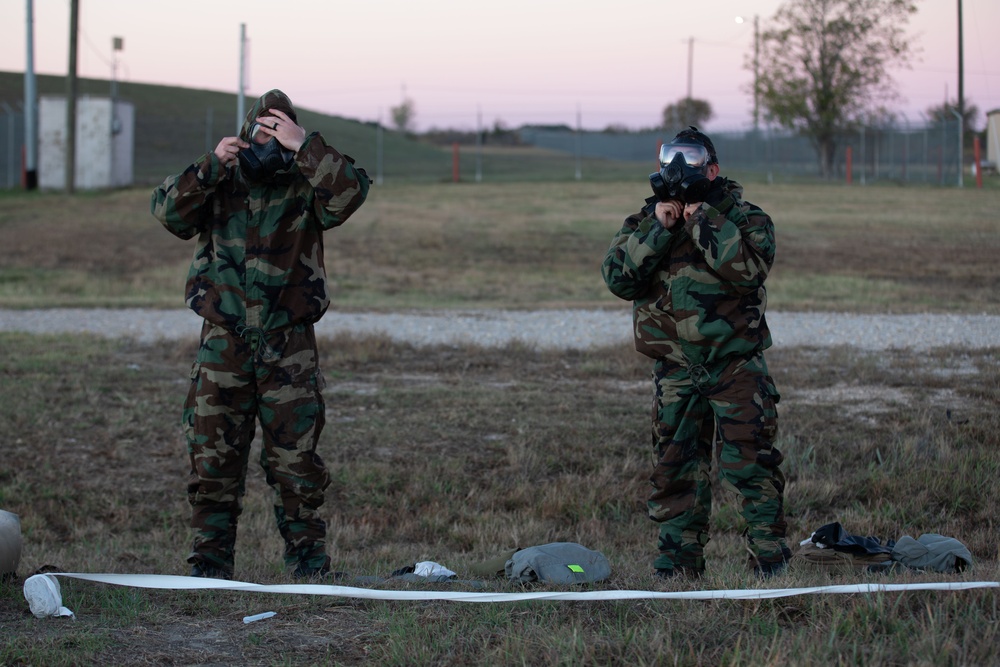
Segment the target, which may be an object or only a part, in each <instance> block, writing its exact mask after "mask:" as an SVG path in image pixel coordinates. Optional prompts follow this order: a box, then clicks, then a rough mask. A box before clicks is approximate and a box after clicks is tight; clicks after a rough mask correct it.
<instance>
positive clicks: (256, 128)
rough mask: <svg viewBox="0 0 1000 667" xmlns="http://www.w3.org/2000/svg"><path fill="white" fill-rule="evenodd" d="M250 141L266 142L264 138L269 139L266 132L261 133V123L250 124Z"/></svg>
mask: <svg viewBox="0 0 1000 667" xmlns="http://www.w3.org/2000/svg"><path fill="white" fill-rule="evenodd" d="M248 134H249V135H250V141H253V142H256V143H258V144H261V143H264V141H262V140H263V139H268V138H269V137H268V136H267V135H266V134H260V123H254V124H253V125H251V126H250V132H249V133H248Z"/></svg>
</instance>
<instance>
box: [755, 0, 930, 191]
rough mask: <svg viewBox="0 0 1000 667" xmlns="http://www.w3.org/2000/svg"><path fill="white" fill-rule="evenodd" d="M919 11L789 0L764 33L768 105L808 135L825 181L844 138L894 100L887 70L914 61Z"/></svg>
mask: <svg viewBox="0 0 1000 667" xmlns="http://www.w3.org/2000/svg"><path fill="white" fill-rule="evenodd" d="M916 11H917V8H916V5H915V4H914V3H913V2H911V1H910V0H788V2H786V3H785V4H784V5H782V6H781V7H780V8H779V9H778V11H777V13H776V14H775V16H774V18H773V20H772V22H771V27H769V28H767V29H766V30H764V31H763V32H761V33H760V37H759V48H760V53H759V57H758V66H759V69H758V75H757V81H756V86H757V89H756V90H757V94H758V96H759V99H760V103H761V106H762V107H763V109H764V112H765V114H766V115H767V117H768V118H770V119H771V120H774V121H776V122H777V123H778V124H779V125H781V126H783V127H787V128H789V129H793V130H797V131H799V132H801V133H802V134H803V135H805V136H807V137H809V139H810V140H811V141H812V144H813V146H814V147H815V149H816V155H817V158H818V159H819V168H820V173H821V174H822V175H823V176H824V177H827V178H829V177H830V176H832V174H833V165H834V161H835V156H836V149H837V140H838V138H839V137H841V136H842V135H843V134H844V133H845V132H847V131H849V130H851V129H852V128H854V127H856V126H857V124H858V122H860V121H861V119H862V117H863V116H865V115H866V114H870V113H871V112H872V111H873V110H875V108H876V107H877V105H878V104H879V103H880V102H884V101H887V100H889V99H891V98H893V97H894V91H893V82H892V79H891V77H890V76H889V74H888V70H889V68H890V67H892V66H895V65H906V64H908V62H909V56H910V43H909V40H908V39H907V37H906V35H905V33H904V29H905V26H906V23H907V21H908V20H909V17H910V15H911V14H913V13H914V12H916ZM752 60H753V59H752V57H748V59H747V67H748V69H750V68H752V67H753V62H752Z"/></svg>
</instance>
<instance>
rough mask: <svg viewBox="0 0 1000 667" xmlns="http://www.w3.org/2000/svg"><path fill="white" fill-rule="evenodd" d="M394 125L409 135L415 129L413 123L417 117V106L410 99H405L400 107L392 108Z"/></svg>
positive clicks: (390, 111) (390, 110)
mask: <svg viewBox="0 0 1000 667" xmlns="http://www.w3.org/2000/svg"><path fill="white" fill-rule="evenodd" d="M389 113H390V114H391V115H392V124H393V125H395V126H396V129H397V130H399V131H400V132H402V133H403V134H409V133H410V131H411V130H412V129H413V121H414V119H415V118H416V116H417V111H416V106H415V105H414V103H413V100H411V99H410V98H409V97H407V98H404V99H403V101H402V102H400V103H399V106H398V107H390V108H389Z"/></svg>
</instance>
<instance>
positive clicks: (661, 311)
mask: <svg viewBox="0 0 1000 667" xmlns="http://www.w3.org/2000/svg"><path fill="white" fill-rule="evenodd" d="M715 184H717V185H715V187H714V188H713V192H715V193H716V194H715V197H714V198H713V197H711V196H710V197H709V198H708V199H709V201H717V202H718V203H716V205H715V206H710V205H709V204H707V203H705V204H702V206H701V208H700V209H699V210H698V211H696V212H695V213H694V215H692V216H691V219H690V220H689V221H688V222H687V223H686V224H684V225H683V226H681V225H675V226H674V227H673V228H672V229H669V230H668V229H665V228H664V227H663V226H662V225H660V224H659V223H658V222H657V220H656V218H654V217H653V216H652V215H651V214H649V213H648V211H651V210H652V205H651V204H652V202H653V201H655V200H652V199H651V200H648V202H649V203H650V206H649V207H648V208H647V209H644V210H643V211H641V212H639V213H637V214H635V215H632V216H630V217H628V218H627V219H626V220H625V224H624V225H623V226H622V228H621V230H620V231H619V232H618V234H616V235H615V238H614V240H612V242H611V247H610V248H608V252H607V255H606V256H605V258H604V264H603V265H602V267H601V272H602V274H603V275H604V281H605V283H607V285H608V288H609V289H610V290H611V292H612V293H613V294H615V296H618V297H620V298H622V299H626V300H632V301H633V306H632V315H633V323H634V332H633V333H634V335H635V347H636V350H638V351H639V352H641V353H643V354H645V355H647V356H649V357H653V358H654V359H664V360H667V361H671V362H675V363H680V364H682V365H694V364H710V363H712V362H715V361H717V360H721V359H724V358H726V357H731V356H734V355H736V356H749V355H751V354H753V353H755V352H757V351H760V350H764V349H766V348H768V347H770V345H771V336H770V332H769V331H768V328H767V323H766V321H765V319H764V309H765V306H766V304H767V293H766V292H765V290H764V279H765V278H766V277H767V273H768V271H769V270H770V268H771V265H772V263H773V262H774V225H773V223H772V222H771V218H770V217H769V216H768V215H767V214H766V213H764V212H763V211H762V210H760V209H759V208H758V207H756V206H754V205H753V204H751V203H749V202H746V201H743V200H742V194H743V188H742V187H741V186H740V185H739V184H738V183H736V182H735V181H729V180H726V179H716V181H715Z"/></svg>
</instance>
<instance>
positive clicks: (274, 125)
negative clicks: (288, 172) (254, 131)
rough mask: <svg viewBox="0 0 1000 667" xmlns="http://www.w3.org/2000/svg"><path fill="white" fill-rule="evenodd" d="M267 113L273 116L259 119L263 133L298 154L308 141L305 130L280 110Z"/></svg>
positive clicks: (271, 110)
mask: <svg viewBox="0 0 1000 667" xmlns="http://www.w3.org/2000/svg"><path fill="white" fill-rule="evenodd" d="M267 112H268V113H269V114H271V115H270V116H260V117H259V118H257V122H258V123H260V129H261V132H264V133H265V134H268V135H270V136H272V137H275V138H277V140H278V143H279V144H281V145H282V146H284V147H285V148H287V149H288V150H290V151H296V152H298V150H299V149H300V148H302V144H303V142H304V141H305V140H306V131H305V128H303V127H302V126H301V125H299V124H297V123H296V122H295V121H294V120H292V119H291V118H289V117H288V114H286V113H285V112H284V111H281V110H280V109H268V110H267Z"/></svg>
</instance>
